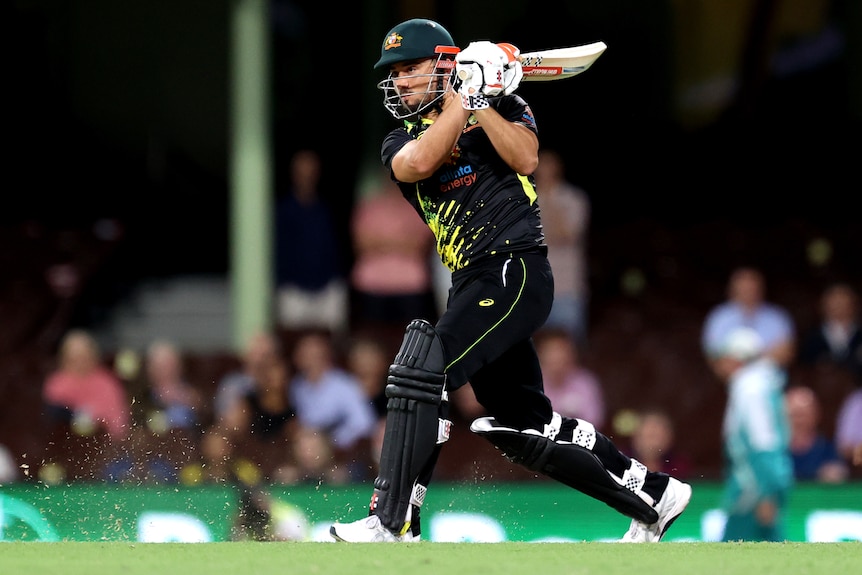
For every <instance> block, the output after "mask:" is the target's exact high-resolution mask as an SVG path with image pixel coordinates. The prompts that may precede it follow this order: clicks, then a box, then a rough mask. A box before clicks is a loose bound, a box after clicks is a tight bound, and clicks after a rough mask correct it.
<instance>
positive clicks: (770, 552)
mask: <svg viewBox="0 0 862 575" xmlns="http://www.w3.org/2000/svg"><path fill="white" fill-rule="evenodd" d="M860 566H862V542H847V543H670V542H666V543H659V544H650V545H632V544H617V543H594V542H593V543H432V542H422V543H410V544H349V545H348V544H341V543H252V542H231V543H116V542H110V543H84V542H61V543H45V542H29V543H11V542H10V543H0V574H3V575H19V574H30V573H49V574H58V575H102V574H106V575H108V574H110V575H166V574H180V575H197V574H201V575H269V574H279V575H281V574H284V575H288V574H289V575H304V574H310V575H324V574H329V573H332V574H333V575H335V574H340V573H350V574H353V573H361V574H367V575H388V574H398V575H424V574H428V575H431V574H433V575H448V574H460V573H469V574H474V573H489V574H492V575H508V574H531V575H532V574H540V575H557V574H560V575H562V574H574V575H644V574H648V573H657V574H660V575H692V574H700V573H716V574H721V575H735V574H740V575H742V574H745V575H750V574H757V575H771V574H776V575H779V574H780V575H808V574H819V573H824V574H829V575H849V574H851V573H858V572H859V569H860Z"/></svg>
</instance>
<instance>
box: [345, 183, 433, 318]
mask: <svg viewBox="0 0 862 575" xmlns="http://www.w3.org/2000/svg"><path fill="white" fill-rule="evenodd" d="M351 234H352V241H353V249H354V253H355V261H354V264H353V269H352V271H351V278H350V281H351V287H352V289H353V295H354V306H353V310H354V315H355V321H356V322H357V324H358V325H357V326H356V327H374V326H380V327H388V326H393V327H395V328H396V329H397V330H398V332H399V334H400V333H401V332H402V331H403V330H404V325H405V324H406V323H407V322H409V321H411V320H413V319H418V318H422V319H427V320H429V321H432V322H433V321H434V320H435V319H436V318H435V317H433V315H435V314H436V311H435V310H436V307H435V302H434V291H433V285H432V280H431V269H430V266H429V257H428V256H429V254H430V253H431V250H432V248H433V246H434V236H433V234H432V233H431V230H430V228H429V227H428V226H427V225H426V224H425V222H423V221H422V219H421V218H418V217H416V213H415V211H414V209H413V207H412V206H411V205H410V204H409V203H408V202H405V201H404V198H403V197H402V196H401V191H400V190H399V189H398V186H397V185H396V184H395V182H393V181H392V180H390V179H389V178H388V177H387V176H386V175H385V174H381V176H380V184H379V187H378V189H375V190H374V191H373V192H371V193H370V194H369V195H367V196H365V197H363V198H361V199H360V200H359V202H358V203H357V205H356V207H355V208H354V211H353V215H352V220H351Z"/></svg>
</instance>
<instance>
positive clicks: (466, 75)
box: [458, 70, 473, 82]
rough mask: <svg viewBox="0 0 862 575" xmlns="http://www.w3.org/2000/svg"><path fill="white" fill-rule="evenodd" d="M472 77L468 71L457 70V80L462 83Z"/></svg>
mask: <svg viewBox="0 0 862 575" xmlns="http://www.w3.org/2000/svg"><path fill="white" fill-rule="evenodd" d="M472 76H473V74H472V72H470V70H458V79H459V80H461V81H462V82H465V81H467V80H469V79H470V78H471V77H472Z"/></svg>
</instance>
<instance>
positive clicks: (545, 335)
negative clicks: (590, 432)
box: [534, 327, 605, 429]
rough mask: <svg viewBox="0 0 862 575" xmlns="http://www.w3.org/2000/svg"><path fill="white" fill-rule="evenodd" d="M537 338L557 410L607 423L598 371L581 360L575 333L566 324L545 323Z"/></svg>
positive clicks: (599, 425) (547, 388)
mask: <svg viewBox="0 0 862 575" xmlns="http://www.w3.org/2000/svg"><path fill="white" fill-rule="evenodd" d="M534 341H535V345H536V351H537V352H538V354H539V362H540V363H541V366H542V378H543V379H544V382H545V395H547V396H548V399H550V400H551V406H552V407H553V409H554V411H556V412H557V413H559V414H560V415H566V416H569V417H577V418H580V419H584V420H586V421H589V422H590V423H592V424H593V425H594V426H595V427H596V429H601V428H602V427H603V426H604V424H605V399H604V392H603V391H602V386H601V383H600V382H599V379H598V377H597V376H596V374H595V373H593V372H592V371H590V370H589V369H587V368H586V367H584V366H583V365H582V364H581V362H580V356H579V354H578V347H577V344H576V343H575V340H574V336H572V335H571V334H570V333H569V331H568V330H566V329H565V328H550V327H546V328H543V329H542V330H541V331H540V332H539V333H537V334H536V336H535V338H534Z"/></svg>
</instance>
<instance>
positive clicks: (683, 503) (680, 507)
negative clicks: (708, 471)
mask: <svg viewBox="0 0 862 575" xmlns="http://www.w3.org/2000/svg"><path fill="white" fill-rule="evenodd" d="M680 485H681V486H682V488H683V492H684V493H685V497H684V498H683V497H679V498H677V503H676V505H674V507H673V509H672V511H671V513H674V515H673V516H672V517H671V518H670V519H668V521H667V523H665V524H664V527H662V530H661V535H659V536H658V540H659V541H661V540H662V538H663V537H664V534H665V533H667V530H668V529H670V526H671V525H673V522H674V521H676V519H677V517H679V516H680V515H682V512H683V511H685V508H686V507H688V502H689V501H691V485H689V484H688V483H682V482H680Z"/></svg>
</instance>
